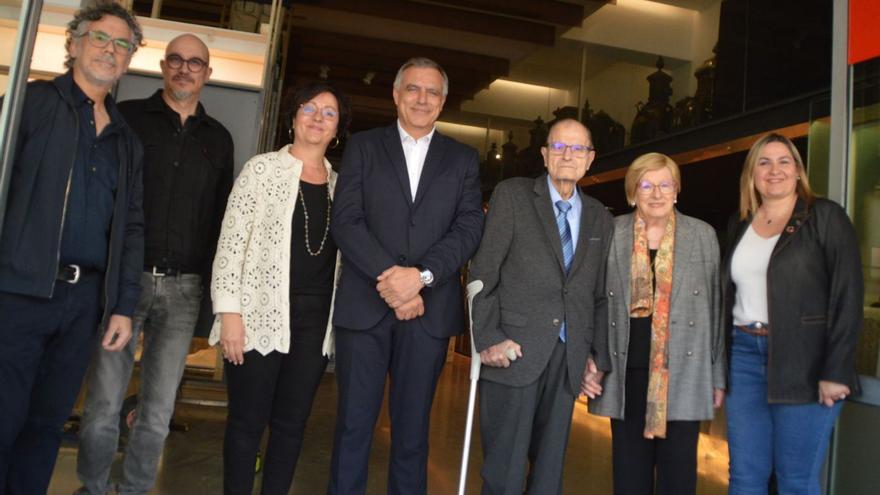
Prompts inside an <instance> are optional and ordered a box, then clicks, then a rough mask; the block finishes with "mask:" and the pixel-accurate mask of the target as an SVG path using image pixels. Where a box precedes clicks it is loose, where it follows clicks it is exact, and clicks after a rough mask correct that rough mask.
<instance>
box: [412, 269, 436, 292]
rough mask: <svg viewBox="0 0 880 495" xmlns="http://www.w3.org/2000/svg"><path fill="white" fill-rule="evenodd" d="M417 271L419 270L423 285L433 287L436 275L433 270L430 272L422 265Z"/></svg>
mask: <svg viewBox="0 0 880 495" xmlns="http://www.w3.org/2000/svg"><path fill="white" fill-rule="evenodd" d="M416 269H418V270H419V280H421V281H422V285H424V286H425V287H431V286H432V285H433V284H434V274H433V273H432V272H431V270H428V269H427V268H425V267H423V266H421V265H417V266H416Z"/></svg>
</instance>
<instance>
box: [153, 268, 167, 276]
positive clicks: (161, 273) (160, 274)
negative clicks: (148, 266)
mask: <svg viewBox="0 0 880 495" xmlns="http://www.w3.org/2000/svg"><path fill="white" fill-rule="evenodd" d="M157 268H159V267H158V266H156V265H153V276H154V277H164V276H165V273H163V272H159V271H156V269H157Z"/></svg>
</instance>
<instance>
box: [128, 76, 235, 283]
mask: <svg viewBox="0 0 880 495" xmlns="http://www.w3.org/2000/svg"><path fill="white" fill-rule="evenodd" d="M118 106H119V111H120V112H121V113H122V115H123V116H124V117H125V120H126V121H127V122H128V125H129V126H131V128H132V129H133V130H134V131H135V133H136V134H137V136H138V137H139V138H140V140H141V143H142V144H143V146H144V167H143V170H144V174H143V175H144V205H143V206H144V223H145V238H144V262H145V263H146V265H147V266H159V267H163V268H174V269H177V270H180V271H182V272H184V273H196V274H199V275H202V276H203V277H204V278H205V280H206V281H208V280H210V278H211V277H210V268H211V262H212V261H213V259H214V250H215V249H216V247H217V237H218V236H219V234H220V223H221V222H222V221H223V212H224V211H225V209H226V198H227V197H228V196H229V191H230V190H231V189H232V179H233V164H234V159H233V145H232V136H231V135H230V134H229V131H227V130H226V128H225V127H223V124H221V123H220V122H218V121H217V120H215V119H213V118H211V117H210V116H209V115H208V114H207V113H205V109H204V107H202V104H201V103H200V104H199V105H198V109H197V110H196V114H195V115H193V116H192V117H190V118H189V119H187V122H186V127H185V128H184V127H183V126H182V125H181V124H180V116H179V115H178V114H177V113H176V112H175V111H174V110H172V109H171V108H170V107H168V105H167V104H166V103H165V101H164V100H163V99H162V90H158V91H156V92H155V93H153V95H152V96H150V97H149V98H146V99H142V100H128V101H123V102H120V103H119V105H118Z"/></svg>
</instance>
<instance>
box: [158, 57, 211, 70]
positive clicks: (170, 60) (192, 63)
mask: <svg viewBox="0 0 880 495" xmlns="http://www.w3.org/2000/svg"><path fill="white" fill-rule="evenodd" d="M165 63H166V64H168V67H170V68H172V69H175V70H177V69H179V68H181V67H183V64H186V68H187V69H189V71H190V72H201V71H202V70H203V69H204V68H205V67H207V66H208V62H207V61H205V60H202V59H200V58H199V57H193V58H183V57H181V56H180V55H178V54H176V53H172V54H169V55H168V56H167V57H165Z"/></svg>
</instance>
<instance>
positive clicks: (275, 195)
mask: <svg viewBox="0 0 880 495" xmlns="http://www.w3.org/2000/svg"><path fill="white" fill-rule="evenodd" d="M288 101H289V102H290V103H289V105H287V106H288V107H289V108H288V111H287V112H285V115H286V118H285V120H284V121H285V122H290V123H291V128H290V131H289V135H290V138H291V141H292V143H291V144H288V145H286V146H284V147H283V148H281V149H280V150H278V151H275V152H271V153H264V154H261V155H257V156H255V157H253V158H251V159H250V160H248V162H247V163H246V164H245V166H244V168H243V169H242V171H241V174H240V175H239V176H238V178H237V179H236V181H235V186H234V187H233V189H232V193H231V194H230V196H229V202H228V204H227V208H226V215H225V217H224V219H223V229H222V231H221V233H220V240H219V243H218V245H217V256H216V257H215V259H214V271H213V278H212V281H211V296H212V299H213V302H214V313H216V314H217V318H216V321H215V323H214V328H213V329H212V331H211V338H210V342H211V344H212V345H213V344H217V343H218V342H219V344H220V347H221V349H222V351H223V356H224V358H225V364H226V366H225V371H226V382H227V392H228V396H229V407H228V417H227V421H226V436H225V439H224V443H223V486H224V493H226V494H250V493H251V491H252V488H253V484H254V465H255V462H256V455H257V452H258V449H259V448H260V438H261V437H262V435H263V431H264V430H265V429H266V426H269V428H270V434H269V441H268V446H267V449H266V455H265V456H264V464H263V465H264V467H263V479H262V489H261V493H263V494H286V493H287V492H288V490H289V489H290V484H291V481H292V480H293V474H294V470H295V468H296V461H297V458H298V457H299V452H300V448H301V446H302V441H303V433H304V431H305V426H306V421H307V419H308V416H309V412H310V411H311V407H312V401H313V399H314V396H315V392H316V390H317V388H318V384H319V383H320V381H321V376H322V375H323V373H324V369H325V368H326V366H327V357H328V355H329V354H330V352H332V345H333V344H332V333H331V326H330V325H329V317H330V313H331V312H332V304H333V292H334V288H335V286H336V277H337V273H338V270H337V269H338V265H339V258H338V254H337V249H336V245H335V244H334V243H333V238H332V237H331V236H330V234H329V228H330V211H331V208H332V198H333V188H334V185H335V183H336V173H335V172H334V171H333V170H332V169H331V167H330V162H328V161H327V159H326V158H325V157H324V154H325V153H326V151H327V148H328V147H330V146H333V147H335V146H337V145H338V144H339V136H340V135H342V134H343V133H344V132H345V129H346V127H347V125H348V123H349V120H350V115H351V111H350V109H351V107H350V105H349V103H348V100H347V99H346V98H345V96H344V95H342V94H341V93H340V92H339V91H338V90H336V89H335V88H333V87H332V86H330V85H328V84H326V83H315V84H312V85H309V86H306V87H304V88H302V89H300V90H299V91H297V92H296V93H295V94H294V95H293V97H292V98H289V99H288Z"/></svg>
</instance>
